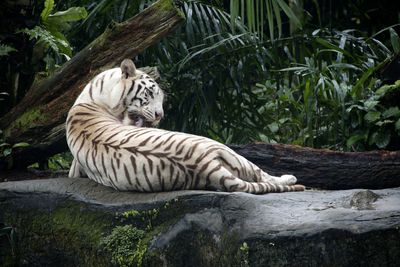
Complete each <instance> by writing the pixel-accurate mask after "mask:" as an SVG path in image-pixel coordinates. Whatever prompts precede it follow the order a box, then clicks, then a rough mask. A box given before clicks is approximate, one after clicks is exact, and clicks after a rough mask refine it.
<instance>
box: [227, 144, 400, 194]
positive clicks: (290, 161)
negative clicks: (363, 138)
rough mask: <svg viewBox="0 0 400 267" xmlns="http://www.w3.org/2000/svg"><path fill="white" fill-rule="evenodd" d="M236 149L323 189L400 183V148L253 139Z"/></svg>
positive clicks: (261, 164) (258, 162)
mask: <svg viewBox="0 0 400 267" xmlns="http://www.w3.org/2000/svg"><path fill="white" fill-rule="evenodd" d="M230 147H231V148H232V149H233V150H235V151H236V152H237V153H238V154H240V155H242V156H244V157H245V158H247V159H248V160H250V161H252V162H253V163H255V164H256V165H258V166H259V167H260V168H262V169H263V170H264V171H266V172H268V173H269V174H272V175H281V174H285V173H287V174H293V175H295V176H296V177H297V178H298V182H299V183H300V184H304V185H306V186H310V187H315V188H321V189H352V188H369V189H380V188H390V187H398V186H400V152H398V151H395V152H393V151H371V152H338V151H331V150H327V149H313V148H306V147H300V146H292V145H279V144H265V143H254V144H249V145H245V146H238V145H231V146H230Z"/></svg>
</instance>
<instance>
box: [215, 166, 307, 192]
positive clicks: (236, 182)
mask: <svg viewBox="0 0 400 267" xmlns="http://www.w3.org/2000/svg"><path fill="white" fill-rule="evenodd" d="M209 179H210V186H211V187H213V188H216V189H219V190H222V191H227V192H246V193H251V194H265V193H280V192H290V191H304V186H302V185H294V184H292V185H283V184H279V183H273V182H248V181H245V180H242V179H240V178H238V177H236V176H234V175H233V174H232V173H231V172H229V170H227V169H226V168H225V167H221V168H220V169H219V170H218V171H216V172H214V173H212V175H210V178H209Z"/></svg>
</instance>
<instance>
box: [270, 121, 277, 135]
mask: <svg viewBox="0 0 400 267" xmlns="http://www.w3.org/2000/svg"><path fill="white" fill-rule="evenodd" d="M268 128H269V130H270V131H271V132H272V133H276V132H277V131H278V130H279V125H278V123H276V122H273V123H270V124H269V125H268Z"/></svg>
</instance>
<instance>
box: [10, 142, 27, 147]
mask: <svg viewBox="0 0 400 267" xmlns="http://www.w3.org/2000/svg"><path fill="white" fill-rule="evenodd" d="M27 146H29V144H28V143H26V142H21V143H16V144H14V145H13V146H12V148H17V147H27Z"/></svg>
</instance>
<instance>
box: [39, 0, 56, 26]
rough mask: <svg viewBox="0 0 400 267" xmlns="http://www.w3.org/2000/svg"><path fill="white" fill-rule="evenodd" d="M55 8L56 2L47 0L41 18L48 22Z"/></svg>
mask: <svg viewBox="0 0 400 267" xmlns="http://www.w3.org/2000/svg"><path fill="white" fill-rule="evenodd" d="M53 8H54V0H46V1H45V2H44V9H43V11H42V13H41V14H40V18H41V19H42V21H43V22H46V21H47V18H48V17H49V15H50V13H51V11H53Z"/></svg>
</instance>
